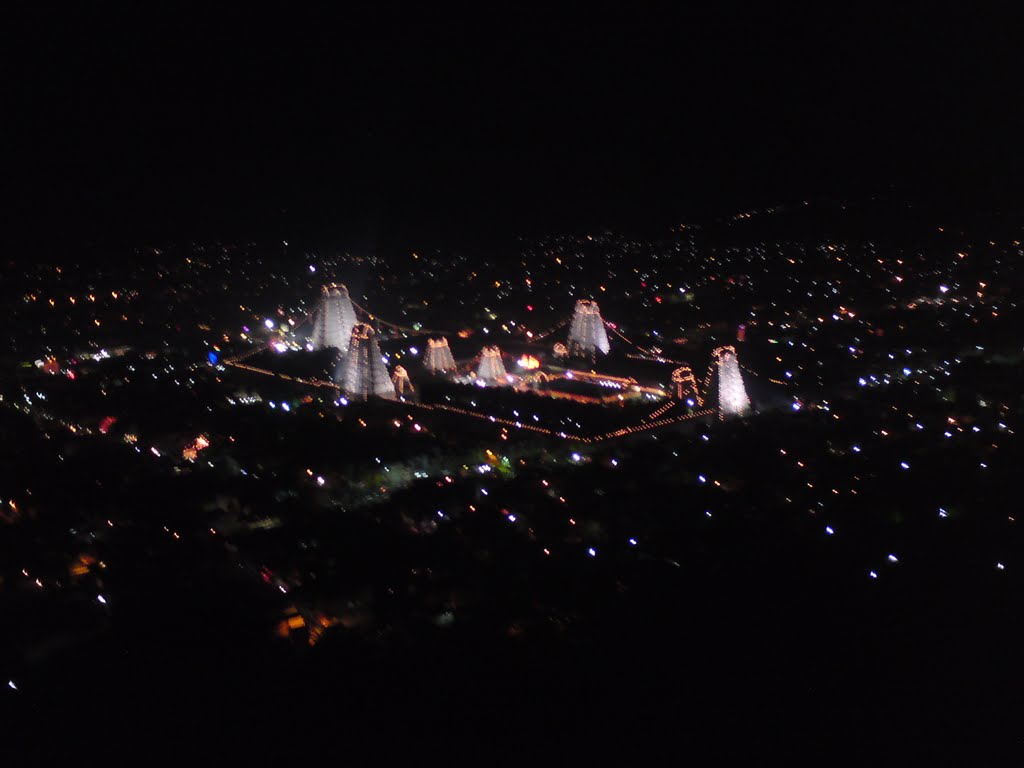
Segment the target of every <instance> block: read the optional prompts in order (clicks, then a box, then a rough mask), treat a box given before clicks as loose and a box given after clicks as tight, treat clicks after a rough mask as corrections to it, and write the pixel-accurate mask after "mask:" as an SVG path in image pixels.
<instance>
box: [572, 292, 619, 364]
mask: <svg viewBox="0 0 1024 768" xmlns="http://www.w3.org/2000/svg"><path fill="white" fill-rule="evenodd" d="M609 348H610V347H609V344H608V333H607V332H606V331H605V328H604V320H603V319H602V318H601V309H600V307H598V306H597V302H596V301H591V300H590V299H580V300H579V301H577V302H576V309H575V311H574V312H573V314H572V323H571V324H570V326H569V352H570V354H573V355H581V356H584V357H594V356H595V355H596V354H597V353H598V352H600V353H601V354H603V355H607V354H608V350H609Z"/></svg>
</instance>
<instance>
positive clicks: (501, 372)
mask: <svg viewBox="0 0 1024 768" xmlns="http://www.w3.org/2000/svg"><path fill="white" fill-rule="evenodd" d="M505 376H506V373H505V364H504V363H503V362H502V360H501V350H500V349H498V347H495V346H490V347H484V348H483V350H481V352H480V365H479V366H477V369H476V377H477V378H478V379H480V380H481V381H483V382H485V383H487V384H504V383H505V382H506V378H505Z"/></svg>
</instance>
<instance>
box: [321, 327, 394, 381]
mask: <svg viewBox="0 0 1024 768" xmlns="http://www.w3.org/2000/svg"><path fill="white" fill-rule="evenodd" d="M347 347H348V353H347V354H346V355H345V356H344V357H343V358H342V359H341V361H340V362H339V363H338V367H337V370H336V372H335V376H334V381H335V383H336V384H337V385H338V386H339V387H340V388H341V391H342V392H344V393H345V395H346V396H347V397H349V398H351V399H353V400H368V399H369V398H371V397H384V398H387V399H389V400H394V399H395V397H396V395H395V385H394V384H393V383H392V381H391V377H390V376H388V369H387V366H385V365H384V359H383V357H381V354H380V345H379V344H378V343H377V334H376V332H375V331H374V330H373V328H372V327H371V326H369V325H367V324H366V323H356V325H355V327H354V328H353V329H352V337H351V340H350V341H349V343H348V345H347Z"/></svg>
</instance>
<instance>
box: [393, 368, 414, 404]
mask: <svg viewBox="0 0 1024 768" xmlns="http://www.w3.org/2000/svg"><path fill="white" fill-rule="evenodd" d="M391 383H392V384H393V385H394V387H395V392H397V393H398V396H399V397H402V396H404V395H411V394H412V393H413V392H415V391H416V389H415V388H414V387H413V385H412V381H410V379H409V372H408V371H406V370H405V367H404V366H401V365H396V366H395V370H394V371H392V372H391Z"/></svg>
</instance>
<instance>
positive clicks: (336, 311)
mask: <svg viewBox="0 0 1024 768" xmlns="http://www.w3.org/2000/svg"><path fill="white" fill-rule="evenodd" d="M355 324H356V310H355V307H353V306H352V299H350V298H349V295H348V288H346V287H345V286H344V285H341V284H340V283H334V284H332V285H325V286H324V287H323V289H322V291H321V296H320V303H319V304H318V305H317V308H316V310H315V313H314V315H313V336H312V338H311V339H310V341H311V343H312V344H313V349H318V350H319V349H327V348H329V347H334V348H335V349H337V350H339V351H340V352H342V354H344V353H345V352H347V351H348V343H349V340H350V339H351V338H352V328H353V327H355Z"/></svg>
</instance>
